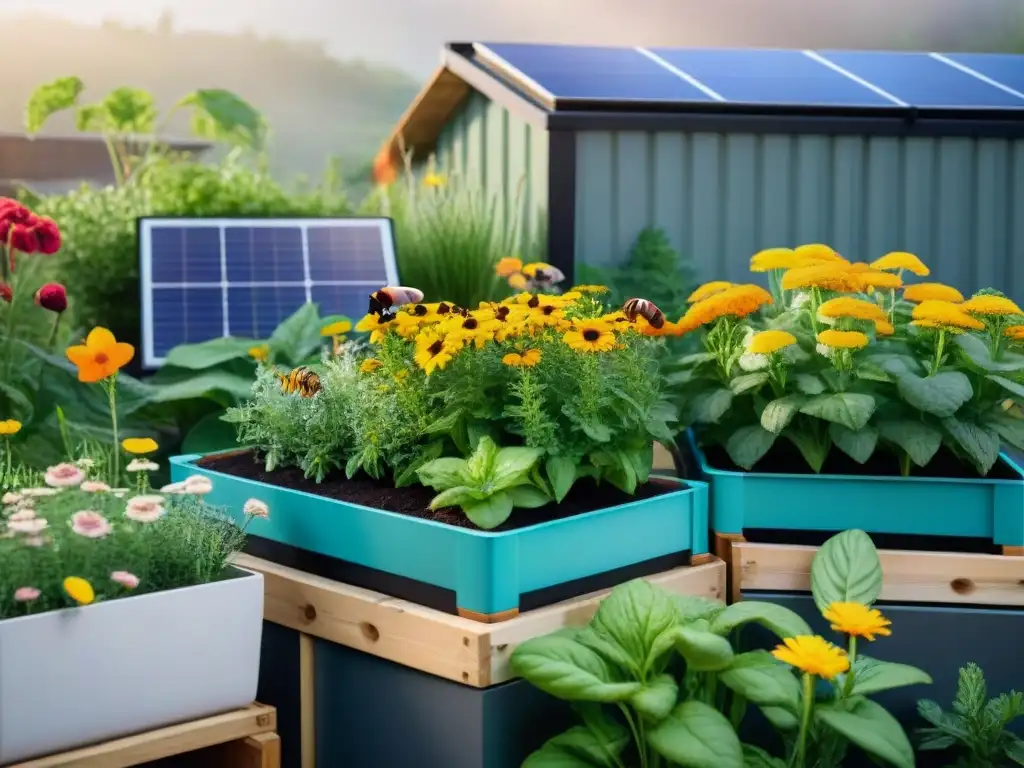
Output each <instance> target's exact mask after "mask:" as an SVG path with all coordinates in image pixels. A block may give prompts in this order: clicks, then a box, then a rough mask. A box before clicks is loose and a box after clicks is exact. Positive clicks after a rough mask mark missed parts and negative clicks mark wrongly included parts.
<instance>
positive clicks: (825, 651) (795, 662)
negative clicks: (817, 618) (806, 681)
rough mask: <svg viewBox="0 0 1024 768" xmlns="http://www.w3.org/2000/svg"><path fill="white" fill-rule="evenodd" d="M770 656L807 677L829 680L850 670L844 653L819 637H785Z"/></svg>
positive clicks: (847, 658) (848, 661)
mask: <svg viewBox="0 0 1024 768" xmlns="http://www.w3.org/2000/svg"><path fill="white" fill-rule="evenodd" d="M772 656H774V657H775V658H776V659H778V660H779V661H781V662H784V663H786V664H789V665H790V666H792V667H796V668H797V669H799V670H800V671H802V672H805V673H807V674H808V675H814V676H815V677H820V678H822V679H824V680H831V679H832V678H834V677H835V676H836V675H841V674H843V673H844V672H846V671H848V670H849V669H850V659H849V657H848V656H847V655H846V651H844V650H843V649H842V648H840V647H839V646H837V645H833V644H832V643H830V642H828V640H826V639H825V638H823V637H821V636H819V635H798V636H796V637H787V638H786V639H785V640H784V641H783V644H782V645H778V646H776V647H775V650H773V651H772Z"/></svg>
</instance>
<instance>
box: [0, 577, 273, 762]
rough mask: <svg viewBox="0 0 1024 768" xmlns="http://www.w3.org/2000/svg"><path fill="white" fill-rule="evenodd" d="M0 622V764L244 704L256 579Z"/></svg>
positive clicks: (255, 673) (252, 658)
mask: <svg viewBox="0 0 1024 768" xmlns="http://www.w3.org/2000/svg"><path fill="white" fill-rule="evenodd" d="M236 571H237V574H238V575H237V576H236V577H234V578H228V579H225V580H223V581H217V582H214V583H212V584H203V585H200V586H197V587H188V588H186V589H175V590H171V591H168V592H155V593H151V594H147V595H139V596H138V597H127V598H123V599H120V600H111V601H109V602H101V603H96V604H94V605H89V606H84V607H82V608H70V609H67V610H61V611H52V612H50V613H42V614H38V615H35V616H26V617H23V618H17V619H8V620H6V621H0V765H6V764H8V763H11V762H15V761H20V760H26V759H28V758H32V757H38V756H41V755H47V754H53V753H55V752H62V751H65V750H68V749H70V748H73V747H78V746H82V745H85V744H91V743H96V742H101V741H106V740H108V739H112V738H118V737H121V736H126V735H128V734H131V733H139V732H142V731H149V730H152V729H154V728H160V727H163V726H166V725H171V724H173V723H178V722H184V721H187V720H195V719H198V718H201V717H206V716H208V715H213V714H216V713H218V712H224V711H227V710H231V709H237V708H240V707H244V706H246V705H248V704H251V703H252V702H253V701H254V700H255V698H256V685H257V681H258V678H259V666H260V640H261V636H262V632H263V576H262V575H261V574H258V573H252V572H250V571H243V570H241V569H236Z"/></svg>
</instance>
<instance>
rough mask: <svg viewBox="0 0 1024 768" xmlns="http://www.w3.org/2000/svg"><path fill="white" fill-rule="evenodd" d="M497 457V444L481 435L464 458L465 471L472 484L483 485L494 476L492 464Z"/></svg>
mask: <svg viewBox="0 0 1024 768" xmlns="http://www.w3.org/2000/svg"><path fill="white" fill-rule="evenodd" d="M497 458H498V445H497V443H495V442H494V440H492V439H491V438H489V437H482V438H480V441H479V442H478V443H477V444H476V448H474V449H473V453H472V454H471V455H470V457H469V458H468V459H466V471H467V472H468V473H469V476H470V477H471V478H472V479H473V484H474V485H479V486H483V485H484V484H486V483H488V482H490V481H491V480H492V479H493V477H494V464H495V462H496V461H497Z"/></svg>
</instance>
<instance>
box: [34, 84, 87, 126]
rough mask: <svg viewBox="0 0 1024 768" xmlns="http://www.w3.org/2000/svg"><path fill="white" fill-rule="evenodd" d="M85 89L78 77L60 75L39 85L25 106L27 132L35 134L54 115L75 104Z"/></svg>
mask: <svg viewBox="0 0 1024 768" xmlns="http://www.w3.org/2000/svg"><path fill="white" fill-rule="evenodd" d="M84 90H85V84H84V83H83V82H82V81H81V79H80V78H77V77H58V78H57V79H56V80H51V81H50V82H48V83H44V84H43V85H40V86H38V87H37V88H36V89H35V90H34V91H32V95H31V96H29V99H28V104H27V105H26V106H25V133H27V134H28V135H29V136H35V135H36V134H37V133H39V131H41V130H42V129H43V126H44V125H46V122H47V121H48V120H49V119H50V118H51V117H53V115H55V114H56V113H58V112H63V111H64V110H65V109H70V108H71V107H73V106H75V104H76V103H78V97H79V96H81V95H82V91H84Z"/></svg>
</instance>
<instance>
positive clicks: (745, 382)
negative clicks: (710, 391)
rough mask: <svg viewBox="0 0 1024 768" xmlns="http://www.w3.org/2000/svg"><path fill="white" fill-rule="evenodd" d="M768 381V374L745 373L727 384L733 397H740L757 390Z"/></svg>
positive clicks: (759, 372)
mask: <svg viewBox="0 0 1024 768" xmlns="http://www.w3.org/2000/svg"><path fill="white" fill-rule="evenodd" d="M767 381H768V374H767V373H765V372H764V371H758V372H757V373H746V374H744V375H742V376H737V377H736V378H735V379H733V380H732V381H730V382H729V388H730V389H731V390H732V392H733V394H734V395H742V394H743V393H744V392H749V391H750V390H752V389H757V388H758V387H760V386H761V385H762V384H764V383H766V382H767Z"/></svg>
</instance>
